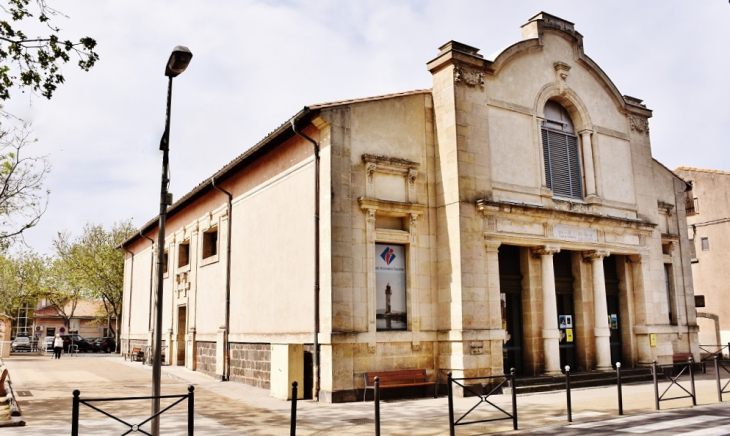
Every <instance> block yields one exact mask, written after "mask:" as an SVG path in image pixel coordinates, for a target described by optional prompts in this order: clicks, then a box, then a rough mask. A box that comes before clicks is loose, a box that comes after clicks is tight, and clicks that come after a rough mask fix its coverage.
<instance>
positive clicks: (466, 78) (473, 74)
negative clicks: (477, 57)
mask: <svg viewBox="0 0 730 436" xmlns="http://www.w3.org/2000/svg"><path fill="white" fill-rule="evenodd" d="M454 83H465V84H466V85H467V86H470V87H472V88H473V87H475V86H477V85H478V86H479V88H480V89H484V72H482V71H477V70H473V69H471V68H466V67H463V66H461V65H455V66H454Z"/></svg>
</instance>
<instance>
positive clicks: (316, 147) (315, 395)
mask: <svg viewBox="0 0 730 436" xmlns="http://www.w3.org/2000/svg"><path fill="white" fill-rule="evenodd" d="M290 122H291V127H292V129H293V130H294V133H296V134H297V135H298V136H300V137H302V138H304V139H306V140H307V141H309V142H311V143H312V145H313V146H314V353H313V355H312V366H313V368H312V371H313V373H314V374H312V376H313V377H312V378H313V379H314V380H313V386H312V399H313V400H314V401H319V144H318V143H317V141H315V140H314V139H312V138H310V137H309V136H307V135H305V134H304V133H302V132H300V131H299V130H297V126H296V124H295V118H292V119H291V120H290Z"/></svg>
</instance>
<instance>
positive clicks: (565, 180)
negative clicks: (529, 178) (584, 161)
mask: <svg viewBox="0 0 730 436" xmlns="http://www.w3.org/2000/svg"><path fill="white" fill-rule="evenodd" d="M542 152H543V157H544V160H545V182H546V184H547V187H548V188H550V189H552V190H553V193H554V194H555V195H557V196H561V197H570V198H581V199H582V198H583V177H582V175H581V164H580V162H581V161H580V147H579V146H578V137H577V136H575V129H574V128H573V122H572V121H571V120H570V116H569V115H568V112H567V111H566V110H565V108H563V107H562V106H561V105H560V104H559V103H557V102H555V101H552V100H549V101H548V102H547V103H545V121H543V123H542Z"/></svg>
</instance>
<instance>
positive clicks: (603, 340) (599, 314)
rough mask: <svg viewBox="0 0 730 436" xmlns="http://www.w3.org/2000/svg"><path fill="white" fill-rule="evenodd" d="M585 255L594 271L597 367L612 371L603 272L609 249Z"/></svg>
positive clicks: (601, 369) (594, 329)
mask: <svg viewBox="0 0 730 436" xmlns="http://www.w3.org/2000/svg"><path fill="white" fill-rule="evenodd" d="M583 255H584V257H585V258H586V259H588V260H590V261H591V270H592V271H593V314H594V320H595V321H594V325H593V327H594V328H593V331H594V335H595V336H596V369H597V370H599V371H612V370H613V368H612V367H611V342H610V341H611V339H610V336H611V331H610V330H609V328H608V305H607V304H606V276H605V275H604V273H603V258H604V257H606V256H609V255H610V253H609V252H608V251H599V250H596V251H587V252H585V253H583Z"/></svg>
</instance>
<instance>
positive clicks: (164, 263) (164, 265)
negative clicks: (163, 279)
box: [162, 250, 170, 274]
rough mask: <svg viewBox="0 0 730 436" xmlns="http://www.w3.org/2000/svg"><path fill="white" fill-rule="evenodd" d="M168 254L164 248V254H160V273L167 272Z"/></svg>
mask: <svg viewBox="0 0 730 436" xmlns="http://www.w3.org/2000/svg"><path fill="white" fill-rule="evenodd" d="M169 257H170V256H169V255H168V254H167V250H165V254H163V255H162V273H163V274H167V264H168V258H169Z"/></svg>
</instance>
